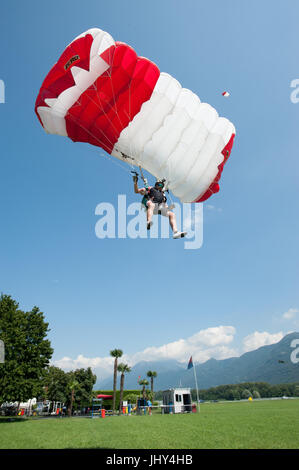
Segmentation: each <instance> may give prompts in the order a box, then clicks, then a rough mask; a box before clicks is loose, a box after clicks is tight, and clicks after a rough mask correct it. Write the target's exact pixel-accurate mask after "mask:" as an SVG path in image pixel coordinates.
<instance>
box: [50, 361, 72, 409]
mask: <svg viewBox="0 0 299 470" xmlns="http://www.w3.org/2000/svg"><path fill="white" fill-rule="evenodd" d="M44 385H45V389H46V393H45V395H46V396H45V398H46V399H48V400H51V401H60V402H61V403H67V401H68V398H69V396H68V390H67V386H68V375H67V373H66V372H64V371H63V370H62V369H60V368H59V367H55V366H50V367H48V368H47V371H46V376H45V379H44Z"/></svg>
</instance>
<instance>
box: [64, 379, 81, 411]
mask: <svg viewBox="0 0 299 470" xmlns="http://www.w3.org/2000/svg"><path fill="white" fill-rule="evenodd" d="M78 386H79V382H78V380H76V379H75V377H72V378H71V380H70V382H69V383H68V390H69V392H70V395H71V396H70V401H69V405H68V409H67V414H68V416H72V412H73V403H74V400H75V391H76V389H77V388H78Z"/></svg>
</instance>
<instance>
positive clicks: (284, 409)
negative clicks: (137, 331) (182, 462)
mask: <svg viewBox="0 0 299 470" xmlns="http://www.w3.org/2000/svg"><path fill="white" fill-rule="evenodd" d="M0 448H1V449H78V448H81V449H82V448H85V449H86V448H88V449H91V448H93V449H298V448H299V400H276V401H271V400H269V401H253V402H251V403H250V402H236V403H229V402H228V403H204V404H202V405H201V407H200V413H191V414H181V415H179V414H177V415H161V414H153V415H152V416H114V417H106V418H105V419H100V418H94V419H91V418H54V419H51V418H50V419H35V418H33V419H22V418H16V419H14V420H13V421H11V422H9V421H8V418H2V419H0Z"/></svg>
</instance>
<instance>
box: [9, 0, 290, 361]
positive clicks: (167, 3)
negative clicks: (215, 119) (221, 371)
mask: <svg viewBox="0 0 299 470" xmlns="http://www.w3.org/2000/svg"><path fill="white" fill-rule="evenodd" d="M298 15H299V5H298V2H296V1H291V0H287V1H285V2H280V3H279V4H275V5H273V2H271V1H268V0H264V1H263V2H260V1H257V0H253V1H251V2H239V1H236V0H234V1H224V2H223V1H220V0H212V1H209V2H206V1H201V0H197V1H195V0H189V1H186V2H179V1H176V0H164V1H163V2H160V1H157V0H153V1H151V2H146V1H140V0H138V1H135V0H131V1H121V0H114V2H104V1H99V0H96V1H94V0H87V1H86V2H84V3H83V2H81V1H74V0H72V1H69V0H64V1H63V2H61V1H57V0H53V1H52V2H51V5H50V4H49V3H48V2H38V1H32V0H31V1H30V0H29V1H26V2H20V1H15V0H12V1H11V2H6V3H5V5H2V6H1V19H0V23H1V24H0V26H1V28H0V38H1V52H0V55H1V62H0V79H1V80H3V82H4V83H5V103H4V104H0V124H1V127H0V136H1V139H0V157H1V186H0V208H1V231H0V291H1V292H3V293H5V294H10V295H12V296H13V297H14V298H15V299H16V300H17V301H18V302H19V303H20V307H21V308H23V309H31V308H32V306H33V305H37V306H39V307H40V309H41V310H42V311H43V312H44V313H45V316H46V320H47V321H48V322H49V324H50V328H51V332H50V335H49V337H50V339H51V342H52V346H53V347H54V350H55V352H54V356H53V360H55V361H58V362H57V363H59V364H63V363H62V362H59V361H60V360H61V359H62V358H63V357H68V358H70V361H71V360H72V359H76V358H77V357H78V355H81V357H82V362H81V363H82V364H88V363H91V361H92V358H98V362H95V363H96V364H97V365H98V367H99V370H100V364H101V360H100V359H99V358H102V360H103V361H104V358H107V356H108V355H109V351H110V350H111V349H113V348H115V347H117V348H121V349H123V351H124V352H125V353H126V354H127V355H128V356H127V358H128V360H129V359H130V358H132V357H134V360H135V361H137V360H138V359H140V358H144V356H145V354H144V350H145V349H146V348H150V347H152V348H156V349H155V351H156V352H157V351H160V352H161V351H162V349H160V348H161V347H162V346H166V345H168V344H174V345H175V347H174V350H175V348H176V344H177V343H176V342H177V341H178V340H180V339H182V341H183V343H182V342H181V344H183V346H182V348H183V349H182V351H181V352H180V354H177V355H176V353H175V351H174V352H171V351H173V349H172V348H168V349H167V348H166V349H165V348H164V349H163V351H164V350H166V351H168V352H166V353H165V354H166V355H168V356H171V355H172V357H175V358H178V359H180V360H183V359H184V358H185V357H186V358H187V357H188V356H189V355H190V351H191V352H192V353H193V355H194V357H197V360H198V361H200V360H204V359H206V358H207V357H210V356H215V357H217V358H221V357H226V356H229V355H230V354H234V353H236V354H237V353H241V352H242V351H243V350H244V343H243V341H244V339H245V338H247V340H246V341H247V343H248V341H249V339H251V338H255V339H256V341H257V342H256V343H254V345H255V346H258V345H262V344H266V343H267V342H271V341H275V340H277V339H279V338H280V337H281V335H282V334H285V333H286V332H288V331H294V330H297V331H298V329H299V324H298V309H299V298H298V297H299V289H298V281H299V276H298V265H299V263H298V232H299V224H298V220H299V217H298V215H299V214H298V170H299V162H298V147H299V133H298V121H299V103H297V104H295V103H293V102H292V101H291V99H290V95H291V92H292V89H291V88H290V84H291V82H292V80H294V79H296V78H299V65H298V47H297V46H298V34H299V33H298V24H297V22H298ZM91 27H99V28H101V29H103V30H105V31H108V32H109V33H110V34H111V35H112V36H113V38H114V39H115V40H120V41H123V42H126V43H128V44H130V45H131V46H133V47H134V48H135V49H136V51H137V52H138V54H139V55H143V56H145V57H149V58H150V59H151V60H153V61H154V62H156V63H157V65H158V66H159V68H160V70H162V71H165V72H168V73H170V74H171V75H173V76H175V77H176V78H177V79H178V80H179V81H180V82H181V83H182V85H183V86H184V87H186V88H190V89H191V90H192V91H194V92H195V93H196V94H198V95H199V96H200V98H201V100H202V101H206V102H209V103H210V104H211V105H212V106H214V107H215V108H216V109H217V111H218V112H219V114H220V115H223V116H225V117H227V118H229V119H230V120H231V121H232V122H233V123H234V124H235V127H236V130H237V136H236V139H235V145H234V148H233V152H232V155H231V157H230V159H229V161H228V163H227V165H226V167H225V169H224V172H223V177H222V179H221V184H220V186H221V189H220V192H219V193H218V194H217V195H215V196H214V197H212V198H211V199H210V200H209V201H208V202H207V203H206V204H204V221H203V245H202V247H201V248H200V249H199V250H185V249H184V248H183V247H184V245H183V242H182V241H181V240H180V241H175V240H171V239H169V240H159V239H158V240H150V239H146V240H141V239H140V240H131V239H128V238H127V239H123V240H121V239H104V240H100V239H99V238H97V237H96V235H95V224H96V222H97V220H98V219H97V217H96V215H95V208H96V206H97V205H98V204H99V203H101V202H103V201H106V202H111V203H112V204H116V202H117V195H118V194H126V195H127V200H128V203H131V202H134V201H135V200H136V196H135V195H134V194H133V191H132V189H133V188H132V182H131V179H130V176H129V173H128V172H127V171H124V168H123V167H122V164H121V165H115V164H113V163H112V162H111V161H109V159H108V158H106V157H105V156H103V152H101V151H99V150H98V149H96V148H92V147H90V146H87V145H84V144H74V143H72V142H71V141H69V140H68V139H65V138H61V137H58V136H52V135H51V136H49V135H46V134H45V133H44V131H43V130H42V128H41V126H40V124H39V122H38V120H37V118H36V116H35V114H34V102H35V99H36V96H37V94H38V91H39V88H40V86H41V83H42V81H43V79H44V77H45V75H46V74H47V73H48V71H49V69H50V68H51V66H52V65H53V64H54V63H55V62H56V60H57V59H58V57H59V55H60V54H61V52H62V51H63V48H64V47H65V46H66V45H67V44H69V43H70V42H71V41H72V39H73V38H74V37H76V36H77V35H78V34H80V33H81V32H83V31H85V30H87V29H89V28H91ZM224 90H228V91H229V92H230V97H229V98H227V99H225V98H223V97H222V95H221V93H222V91H224ZM221 326H222V327H225V328H228V329H225V328H224V329H223V328H222V329H221V328H220V327H221ZM198 332H201V333H200V335H199V336H200V338H201V339H199V342H198V343H196V341H197V339H198V338H197V339H196V340H195V339H194V337H193V336H194V335H195V334H196V333H198ZM210 332H212V336H209V333H210ZM256 332H257V333H256ZM261 333H263V334H262V335H261ZM252 335H253V336H252ZM277 335H278V336H277ZM192 337H193V340H190V341H189V340H188V341H187V340H186V339H188V338H189V339H190V338H192ZM203 337H204V338H205V339H204V340H202V338H203ZM248 338H249V339H248ZM192 341H193V343H192ZM246 341H245V343H246ZM247 343H246V344H247ZM191 344H193V347H195V346H196V347H198V351H197V349H196V347H195V349H192V346H191ZM194 344H195V346H194ZM184 348H185V349H184ZM152 351H153V350H152ZM139 353H140V355H138V354H139ZM197 353H198V354H197ZM196 354H197V356H196ZM148 357H150V355H149V356H148ZM153 357H155V355H153ZM165 357H166V356H165ZM86 358H90V361H89V362H88V360H86ZM81 363H80V361H78V362H77V363H76V365H80V364H81Z"/></svg>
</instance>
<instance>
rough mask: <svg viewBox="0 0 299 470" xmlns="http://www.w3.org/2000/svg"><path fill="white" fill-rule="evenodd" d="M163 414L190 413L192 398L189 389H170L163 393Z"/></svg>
mask: <svg viewBox="0 0 299 470" xmlns="http://www.w3.org/2000/svg"><path fill="white" fill-rule="evenodd" d="M162 406H163V408H162V409H163V412H164V413H190V412H191V411H192V398H191V389H190V388H171V389H169V390H165V391H163V405H162Z"/></svg>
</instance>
